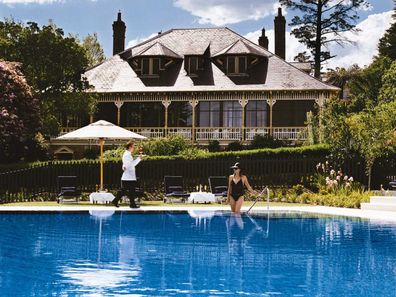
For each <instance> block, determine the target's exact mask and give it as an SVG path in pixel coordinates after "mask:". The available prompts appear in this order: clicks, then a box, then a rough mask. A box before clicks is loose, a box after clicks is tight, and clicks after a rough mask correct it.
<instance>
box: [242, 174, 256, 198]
mask: <svg viewBox="0 0 396 297" xmlns="http://www.w3.org/2000/svg"><path fill="white" fill-rule="evenodd" d="M242 182H243V184H244V185H245V187H246V189H248V191H249V192H250V193H252V194H253V195H258V193H257V192H256V191H255V190H253V188H252V187H251V186H250V184H249V181H248V179H247V177H246V175H244V176H243V177H242Z"/></svg>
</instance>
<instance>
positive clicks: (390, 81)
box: [378, 60, 396, 102]
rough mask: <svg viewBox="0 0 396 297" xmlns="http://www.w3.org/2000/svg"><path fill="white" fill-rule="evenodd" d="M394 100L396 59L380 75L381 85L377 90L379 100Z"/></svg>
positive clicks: (395, 95)
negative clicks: (378, 90)
mask: <svg viewBox="0 0 396 297" xmlns="http://www.w3.org/2000/svg"><path fill="white" fill-rule="evenodd" d="M394 100H396V60H395V61H393V63H392V64H391V66H390V67H389V69H387V70H386V71H385V73H384V75H383V76H382V87H381V90H380V92H379V100H378V101H379V102H391V101H394Z"/></svg>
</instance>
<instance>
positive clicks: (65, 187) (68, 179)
mask: <svg viewBox="0 0 396 297" xmlns="http://www.w3.org/2000/svg"><path fill="white" fill-rule="evenodd" d="M57 190H58V193H59V194H58V196H57V202H58V203H67V202H70V203H78V202H79V200H80V196H81V192H80V191H79V190H78V188H77V176H58V182H57Z"/></svg>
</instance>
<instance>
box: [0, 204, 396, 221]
mask: <svg viewBox="0 0 396 297" xmlns="http://www.w3.org/2000/svg"><path fill="white" fill-rule="evenodd" d="M248 209H249V206H245V207H242V213H243V212H246V211H247V210H248ZM89 210H94V211H109V210H112V211H122V212H133V213H139V212H166V211H171V212H186V211H194V212H213V211H230V207H229V206H227V205H214V206H201V207H200V206H197V205H194V206H190V205H176V206H175V205H169V206H142V207H141V208H138V209H131V208H129V207H119V208H116V207H113V206H108V207H103V206H66V205H62V206H0V215H1V213H8V212H10V213H12V212H18V213H19V212H87V211H89ZM269 210H270V211H274V212H302V213H308V214H322V215H336V216H346V217H353V218H363V219H368V220H370V221H375V222H378V223H396V211H395V212H392V211H375V210H361V209H350V208H339V207H328V206H309V205H307V206H270V208H269ZM266 211H267V207H262V206H255V207H254V208H253V209H252V210H251V213H265V212H266Z"/></svg>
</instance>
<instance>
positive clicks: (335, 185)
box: [314, 161, 362, 194]
mask: <svg viewBox="0 0 396 297" xmlns="http://www.w3.org/2000/svg"><path fill="white" fill-rule="evenodd" d="M314 180H315V184H316V187H317V189H318V190H319V191H320V192H322V193H338V194H350V193H351V192H352V191H354V190H357V191H361V190H362V186H361V185H360V184H359V183H357V182H355V181H354V178H353V176H348V175H347V174H344V173H343V172H342V170H341V169H339V170H338V171H336V170H335V169H333V167H332V166H331V165H330V164H329V162H328V161H326V162H324V163H319V164H317V165H316V174H315V176H314Z"/></svg>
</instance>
